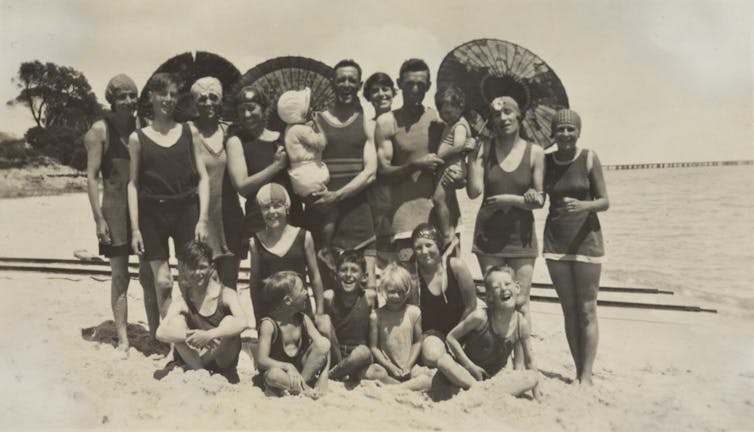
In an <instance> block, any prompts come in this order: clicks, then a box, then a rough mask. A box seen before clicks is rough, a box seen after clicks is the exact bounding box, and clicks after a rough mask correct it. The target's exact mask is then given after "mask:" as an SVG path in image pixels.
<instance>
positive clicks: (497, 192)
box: [466, 96, 544, 369]
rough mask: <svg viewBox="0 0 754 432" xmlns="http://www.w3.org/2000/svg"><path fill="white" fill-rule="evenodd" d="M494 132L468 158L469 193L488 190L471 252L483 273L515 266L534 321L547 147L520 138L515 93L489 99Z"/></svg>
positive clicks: (522, 301) (517, 357) (524, 309)
mask: <svg viewBox="0 0 754 432" xmlns="http://www.w3.org/2000/svg"><path fill="white" fill-rule="evenodd" d="M490 113H491V114H490V115H491V117H490V120H489V121H490V123H491V125H492V137H491V139H490V140H489V141H484V142H483V143H482V146H481V147H480V150H479V151H477V154H476V156H473V157H472V161H473V162H471V163H469V168H468V169H469V181H468V184H467V186H466V188H467V192H468V194H469V198H472V199H473V198H476V197H478V196H479V195H480V194H481V193H482V191H484V202H483V203H482V206H481V208H480V209H479V213H478V214H477V219H476V226H475V227H474V244H473V247H472V252H474V254H475V255H476V256H477V260H478V261H479V267H480V269H481V271H482V274H485V273H486V271H487V269H488V268H489V267H492V266H501V265H508V266H510V267H511V268H513V271H514V273H515V280H516V281H517V282H518V284H519V286H520V287H521V290H520V291H519V293H518V296H517V298H516V308H517V310H518V311H519V312H521V314H522V315H523V316H524V317H525V318H526V320H527V321H528V322H529V325H531V316H530V314H529V292H530V290H531V279H532V273H533V272H534V262H535V260H536V258H537V254H538V253H539V251H538V248H537V235H536V233H535V231H534V214H533V212H532V210H533V209H538V208H541V207H542V205H543V204H544V199H543V198H544V197H543V194H542V191H543V188H542V182H543V177H544V151H543V150H542V148H541V147H539V146H538V145H535V144H533V143H530V142H527V141H525V140H524V139H523V138H521V120H522V119H523V113H522V112H521V109H520V108H519V105H518V102H516V100H515V99H513V98H512V97H510V96H500V97H497V98H495V99H493V100H492V102H491V103H490ZM523 357H524V356H523V351H522V349H521V344H520V343H517V344H516V347H515V351H514V357H513V365H514V367H515V368H516V369H522V368H523V367H524V359H523Z"/></svg>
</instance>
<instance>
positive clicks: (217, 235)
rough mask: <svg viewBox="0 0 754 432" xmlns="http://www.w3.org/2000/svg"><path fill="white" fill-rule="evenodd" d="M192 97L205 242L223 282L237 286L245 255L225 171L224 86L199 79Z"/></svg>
mask: <svg viewBox="0 0 754 432" xmlns="http://www.w3.org/2000/svg"><path fill="white" fill-rule="evenodd" d="M191 96H192V97H193V99H194V105H195V106H196V109H197V111H198V113H199V117H198V118H197V119H196V120H194V121H193V122H189V123H190V124H191V126H192V127H194V128H195V129H196V130H197V131H198V132H199V141H200V145H199V146H198V149H199V152H198V153H197V157H198V158H199V160H200V161H201V162H202V163H203V164H204V166H205V168H206V169H207V175H208V177H209V207H208V210H207V218H208V224H207V244H208V245H209V246H210V247H211V248H212V259H213V261H214V264H215V268H216V269H217V274H218V276H219V277H220V281H221V282H222V283H223V285H225V286H227V287H229V288H233V289H236V285H237V283H238V267H239V262H240V259H241V257H242V256H245V255H246V252H245V247H243V246H242V239H241V225H242V223H243V212H242V211H241V206H240V204H239V202H238V195H237V194H236V191H235V189H233V185H232V184H231V183H230V179H229V177H228V176H227V174H226V171H225V165H226V162H227V156H226V151H225V136H226V135H225V127H224V126H223V125H222V124H221V123H220V114H221V110H222V101H223V87H222V84H221V83H220V80H218V79H217V78H215V77H210V76H207V77H203V78H199V79H198V80H196V82H194V84H193V85H192V86H191Z"/></svg>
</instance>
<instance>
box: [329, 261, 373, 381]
mask: <svg viewBox="0 0 754 432" xmlns="http://www.w3.org/2000/svg"><path fill="white" fill-rule="evenodd" d="M335 277H336V282H337V286H336V288H335V289H334V290H327V291H325V313H326V314H328V315H329V316H330V326H329V329H327V330H328V332H327V333H326V335H327V336H328V338H329V339H330V343H331V344H332V349H331V356H332V359H333V360H332V362H333V363H334V364H335V366H334V367H333V368H332V369H330V378H332V379H334V380H344V379H349V378H350V379H355V378H358V377H360V376H361V375H362V372H363V371H364V369H365V368H366V367H367V366H369V364H370V363H372V353H371V352H370V350H369V315H370V313H371V312H372V308H373V307H374V304H375V302H376V297H377V293H376V292H375V291H374V290H370V289H364V285H365V283H366V262H365V260H364V256H363V255H362V254H361V253H359V252H357V251H354V250H347V251H345V252H343V253H342V254H340V256H339V257H338V260H337V265H336V275H335Z"/></svg>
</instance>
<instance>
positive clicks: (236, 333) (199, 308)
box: [156, 240, 247, 378]
mask: <svg viewBox="0 0 754 432" xmlns="http://www.w3.org/2000/svg"><path fill="white" fill-rule="evenodd" d="M178 265H179V266H180V269H179V270H180V271H179V272H178V287H179V288H180V291H181V296H180V297H178V298H176V299H173V301H172V302H171V303H170V306H169V307H168V311H167V314H166V315H165V319H164V320H163V321H162V322H161V323H160V326H159V327H158V328H157V334H156V337H157V339H158V340H160V341H162V342H166V343H172V344H174V346H175V350H176V352H177V354H178V356H180V359H181V360H183V362H184V363H185V365H186V366H187V367H188V368H190V369H207V370H209V371H211V372H218V373H222V374H224V375H226V376H229V378H230V377H232V376H233V375H235V369H236V365H237V364H238V354H239V352H240V351H241V337H240V334H241V332H242V331H243V330H245V329H246V324H247V319H246V317H245V315H244V313H243V311H242V310H241V304H240V302H239V300H238V294H237V293H236V291H235V290H233V289H231V288H228V287H226V286H223V284H222V283H221V282H220V279H219V277H218V275H217V271H216V269H215V268H214V264H213V261H212V248H210V247H209V245H207V244H206V243H202V242H199V241H196V240H192V241H191V242H189V243H188V244H187V246H186V249H185V254H184V256H183V257H182V259H181V260H180V261H179V262H178Z"/></svg>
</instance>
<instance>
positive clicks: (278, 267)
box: [249, 228, 308, 324]
mask: <svg viewBox="0 0 754 432" xmlns="http://www.w3.org/2000/svg"><path fill="white" fill-rule="evenodd" d="M305 242H306V230H305V229H303V228H298V233H297V234H296V238H295V239H294V240H293V243H292V244H291V247H290V248H288V250H287V251H286V252H285V254H284V255H283V256H280V255H276V254H274V253H272V252H270V251H269V250H267V247H266V246H265V245H264V243H262V242H261V241H260V240H259V237H258V236H257V234H254V243H255V244H256V245H257V249H258V250H259V262H258V263H255V264H256V265H257V271H258V272H259V276H260V280H262V281H264V280H265V279H267V278H268V277H270V276H272V275H274V274H275V273H277V272H279V271H283V270H290V271H294V272H296V273H298V274H299V276H301V280H303V281H306V276H307V274H308V272H307V268H308V267H307V266H308V262H307V261H306V246H305V244H306V243H305ZM262 288H263V287H261V286H259V287H256V286H254V284H251V287H250V290H249V291H250V295H251V300H252V306H253V307H254V317H255V318H256V321H257V324H259V323H260V322H261V320H262V318H264V317H266V316H269V314H270V312H272V305H270V304H269V302H268V301H267V300H266V299H265V297H264V295H263V291H262Z"/></svg>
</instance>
